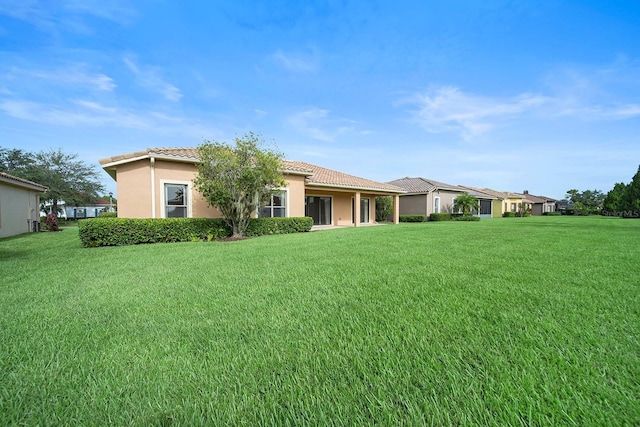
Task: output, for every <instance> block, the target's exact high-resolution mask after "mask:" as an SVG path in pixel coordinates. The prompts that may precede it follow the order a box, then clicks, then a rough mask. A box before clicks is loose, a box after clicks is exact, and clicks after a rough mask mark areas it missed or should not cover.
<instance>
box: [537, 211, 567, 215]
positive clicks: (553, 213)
mask: <svg viewBox="0 0 640 427" xmlns="http://www.w3.org/2000/svg"><path fill="white" fill-rule="evenodd" d="M542 215H544V216H560V215H562V212H558V211H555V212H543V213H542Z"/></svg>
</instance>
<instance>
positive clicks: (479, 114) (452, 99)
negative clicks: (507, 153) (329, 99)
mask: <svg viewBox="0 0 640 427" xmlns="http://www.w3.org/2000/svg"><path fill="white" fill-rule="evenodd" d="M591 86H593V84H592V83H590V82H588V81H587V80H586V79H584V78H579V79H578V78H576V79H575V81H574V86H573V88H572V90H569V88H567V87H564V88H563V90H562V92H561V93H557V94H554V95H542V94H533V93H522V94H519V95H516V96H512V97H508V98H500V97H488V96H482V95H476V94H470V93H465V92H463V91H462V90H460V89H459V88H457V87H453V86H444V87H433V88H430V89H429V90H428V91H426V92H424V93H417V94H414V95H413V96H412V97H410V98H407V99H405V100H404V101H403V102H402V103H404V104H410V105H413V106H414V107H415V108H414V110H413V111H412V117H413V120H414V121H415V122H417V123H418V124H420V126H422V127H424V128H425V129H426V130H428V131H429V132H432V133H443V132H457V133H460V134H461V135H462V136H463V137H464V138H473V137H475V136H478V135H481V134H483V133H486V132H489V131H491V130H492V129H494V128H496V127H499V126H501V125H504V124H505V123H507V122H509V121H510V120H514V119H519V118H527V119H536V120H554V119H563V118H567V117H575V118H578V119H587V120H624V119H629V118H633V117H640V104H633V103H629V104H624V103H619V102H618V103H616V102H606V101H607V100H606V99H603V98H604V97H602V96H601V97H600V98H601V99H599V98H598V97H597V96H595V95H593V91H588V92H587V91H585V88H586V87H591Z"/></svg>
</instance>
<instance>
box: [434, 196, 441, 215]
mask: <svg viewBox="0 0 640 427" xmlns="http://www.w3.org/2000/svg"><path fill="white" fill-rule="evenodd" d="M433 213H440V197H434V198H433Z"/></svg>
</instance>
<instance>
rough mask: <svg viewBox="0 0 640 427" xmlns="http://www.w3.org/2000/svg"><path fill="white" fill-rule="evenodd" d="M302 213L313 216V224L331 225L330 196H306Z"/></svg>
mask: <svg viewBox="0 0 640 427" xmlns="http://www.w3.org/2000/svg"><path fill="white" fill-rule="evenodd" d="M304 202H305V203H304V214H305V215H306V216H310V217H311V218H313V225H331V197H329V196H307V197H305V200H304Z"/></svg>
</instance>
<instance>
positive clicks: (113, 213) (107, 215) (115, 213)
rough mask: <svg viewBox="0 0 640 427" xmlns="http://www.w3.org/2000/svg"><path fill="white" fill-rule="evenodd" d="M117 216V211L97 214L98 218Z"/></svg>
mask: <svg viewBox="0 0 640 427" xmlns="http://www.w3.org/2000/svg"><path fill="white" fill-rule="evenodd" d="M117 217H118V213H117V212H100V213H99V214H98V218H117Z"/></svg>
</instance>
